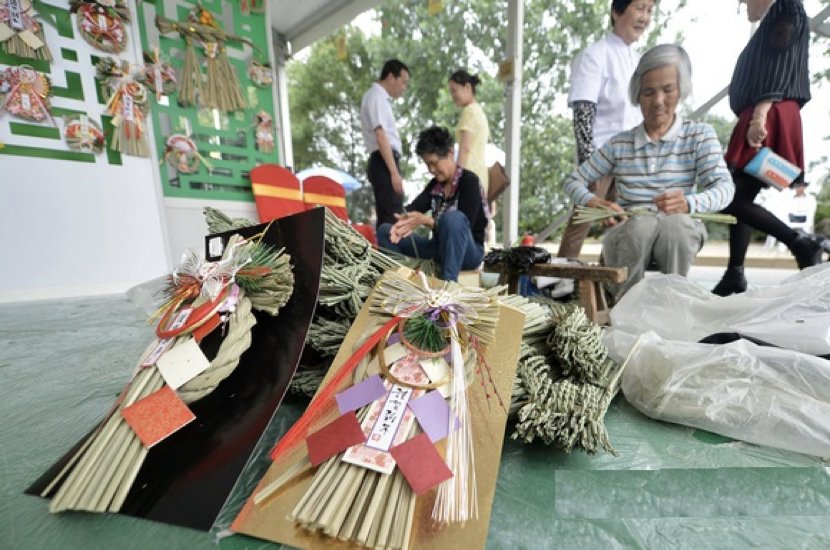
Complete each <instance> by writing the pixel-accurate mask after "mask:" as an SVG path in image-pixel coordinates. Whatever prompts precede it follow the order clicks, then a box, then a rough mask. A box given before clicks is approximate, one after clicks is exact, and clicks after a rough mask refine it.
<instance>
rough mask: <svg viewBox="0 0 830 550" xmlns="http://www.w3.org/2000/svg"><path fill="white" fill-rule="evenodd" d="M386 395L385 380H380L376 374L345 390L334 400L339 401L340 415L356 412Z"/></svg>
mask: <svg viewBox="0 0 830 550" xmlns="http://www.w3.org/2000/svg"><path fill="white" fill-rule="evenodd" d="M384 395H386V387H385V386H384V385H383V380H381V379H380V375H378V374H375V375H374V376H370V377H369V378H367V379H366V380H364V381H363V382H361V383H360V384H357V385H354V386H352V387H351V388H349V389H347V390H343V391H342V392H340V393H338V394H337V395H335V396H334V398H335V399H337V407H338V408H339V409H340V414H346V413H347V412H349V411H356V410H357V409H359V408H360V407H363V406H364V405H368V404H369V403H371V402H372V401H374V400H376V399H379V398H381V397H383V396H384Z"/></svg>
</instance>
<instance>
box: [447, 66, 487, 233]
mask: <svg viewBox="0 0 830 550" xmlns="http://www.w3.org/2000/svg"><path fill="white" fill-rule="evenodd" d="M479 82H481V80H480V79H479V78H478V76H476V75H471V74H470V73H468V72H467V71H465V70H463V69H461V70H458V71H455V72H454V73H452V75H450V80H449V83H448V84H449V88H450V96H451V97H452V102H453V103H455V104H456V105H457V106H458V107H461V118H460V119H459V120H458V127H457V128H456V129H455V141H456V142H457V143H458V161H457V162H458V164H459V165H460V166H463V167H464V168H466V169H467V170H469V171H470V172H472V173H474V174H475V175H476V176H478V180H479V182H481V188H482V189H483V190H484V196H485V197H486V196H487V189H488V185H489V183H490V178H489V175H488V173H487V163H486V162H485V161H484V150H485V148H486V147H487V142H488V141H490V126H489V125H488V124H487V117H486V116H485V115H484V109H482V108H481V105H480V104H479V103H478V101H476V86H478V84H479ZM491 211H492V205H491ZM490 225H492V224H490ZM492 230H493V228H491V227H488V231H487V233H488V238H487V240H488V241H491V240H492V237H493V236H494V232H492V233H491V231H492Z"/></svg>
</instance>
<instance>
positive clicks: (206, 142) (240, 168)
mask: <svg viewBox="0 0 830 550" xmlns="http://www.w3.org/2000/svg"><path fill="white" fill-rule="evenodd" d="M196 3H197V2H196V0H145V1H144V2H142V3H140V4H139V7H138V21H139V27H140V28H141V44H142V48H143V50H144V51H146V52H150V51H152V50H153V48H155V47H158V48H159V51H160V52H161V58H162V61H164V62H167V63H170V64H171V65H172V66H173V67H174V68H175V69H176V72H177V74H179V75H181V67H182V63H183V60H184V48H185V42H184V39H183V38H182V37H181V36H179V35H178V34H166V35H160V34H159V32H158V29H157V28H156V26H155V23H154V21H155V18H156V16H157V15H159V16H162V17H165V18H167V19H172V20H175V21H184V20H185V19H186V18H187V14H188V13H189V12H190V11H191V9H192V8H193V6H194V5H195V4H196ZM201 5H202V6H203V7H204V8H206V9H208V10H210V11H211V12H212V13H213V16H214V18H215V19H216V21H217V22H218V24H219V25H220V26H221V27H222V29H223V30H224V31H225V32H226V33H227V34H231V35H236V36H242V37H245V38H246V39H248V40H250V41H251V42H252V43H253V44H254V46H255V48H256V49H253V48H251V47H250V46H247V45H242V44H240V43H236V42H228V43H227V52H228V57H229V58H230V62H231V65H232V67H233V68H234V69H235V70H236V73H237V76H238V77H239V81H240V84H241V86H242V87H243V92H244V95H245V97H246V99H247V102H248V108H247V109H246V110H244V111H238V112H233V113H222V112H220V111H218V110H215V109H197V108H194V107H182V106H180V105H179V104H178V102H177V99H178V97H177V96H178V94H177V93H173V94H172V95H170V96H165V97H163V98H162V101H161V102H155V101H153V106H152V112H151V116H152V121H153V127H154V128H155V136H154V138H155V140H156V150H157V151H158V152H159V155H160V156H161V155H163V154H164V151H165V141H166V139H167V137H168V136H170V135H171V134H185V135H188V136H190V138H191V139H193V141H195V142H196V144H197V146H198V149H199V153H200V154H201V155H202V157H204V158H205V159H206V160H207V161H208V162H209V163H210V164H211V165H212V170H208V168H207V167H206V166H205V164H204V163H202V164H201V167H200V169H199V171H198V172H197V173H195V174H180V173H177V172H176V170H175V169H174V168H173V167H171V166H170V165H169V164H167V163H163V164H161V166H160V170H161V182H162V187H163V192H164V196H165V197H183V198H193V199H218V200H239V201H251V200H253V195H252V193H251V184H250V181H249V180H248V172H249V171H250V170H251V168H253V167H254V166H256V165H257V164H262V163H278V162H279V159H278V156H277V153H276V152H273V153H262V152H260V151H258V150H257V148H256V139H255V137H254V130H255V123H254V116H255V114H256V113H257V112H258V111H260V110H263V111H265V112H267V113H269V114H271V115H272V116H273V114H274V111H275V110H274V101H273V95H272V92H271V89H270V88H257V87H255V86H254V85H253V84H252V83H251V81H250V79H249V78H248V75H247V67H248V65H249V63H250V61H251V59H252V58H253V57H255V58H256V59H257V60H258V61H261V62H267V60H268V54H267V52H268V41H269V40H270V33H269V24H268V21H267V20H266V17H265V15H264V14H256V13H251V14H243V13H241V11H240V9H239V2H237V1H228V0H224V1H223V0H202V2H201ZM196 51H197V56H198V57H199V59H200V61H201V62H202V63H203V64H204V52H203V49H202V48H201V47H200V46H198V45H197V48H196Z"/></svg>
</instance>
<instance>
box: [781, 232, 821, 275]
mask: <svg viewBox="0 0 830 550" xmlns="http://www.w3.org/2000/svg"><path fill="white" fill-rule="evenodd" d="M789 248H790V251H791V252H792V253H793V256H795V261H796V263H798V269H804V268H805V267H810V266H812V265H816V264H820V263H821V255H822V253H823V252H824V251H823V250H822V248H821V245H820V244H819V243H817V242H816V241H815V239H813V238H812V237H810V236H809V235H799V236H798V237H796V239H795V240H794V241H793V242H792V243H790V246H789Z"/></svg>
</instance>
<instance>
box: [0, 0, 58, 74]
mask: <svg viewBox="0 0 830 550" xmlns="http://www.w3.org/2000/svg"><path fill="white" fill-rule="evenodd" d="M41 4H42V3H41V2H40V1H39V0H35V1H34V2H30V1H29V0H0V47H2V48H1V49H2V51H4V52H6V53H7V54H10V55H14V56H17V57H26V58H29V59H40V60H44V61H52V53H51V52H50V51H49V46H48V45H47V44H46V38H45V37H44V35H43V25H42V24H41V23H40V22H39V21H38V20H37V19H36V17H40V18H41V19H45V20H47V21H49V23H50V24H51V25H52V26H54V21H53V20H52V18H51V16H50V15H49V14H48V13H47V12H45V11H43V10H41V8H42V5H41Z"/></svg>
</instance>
